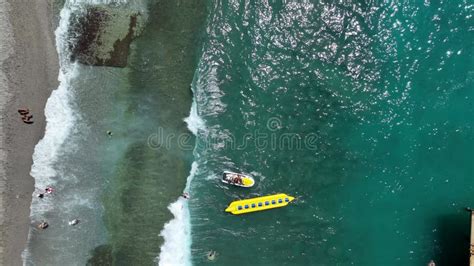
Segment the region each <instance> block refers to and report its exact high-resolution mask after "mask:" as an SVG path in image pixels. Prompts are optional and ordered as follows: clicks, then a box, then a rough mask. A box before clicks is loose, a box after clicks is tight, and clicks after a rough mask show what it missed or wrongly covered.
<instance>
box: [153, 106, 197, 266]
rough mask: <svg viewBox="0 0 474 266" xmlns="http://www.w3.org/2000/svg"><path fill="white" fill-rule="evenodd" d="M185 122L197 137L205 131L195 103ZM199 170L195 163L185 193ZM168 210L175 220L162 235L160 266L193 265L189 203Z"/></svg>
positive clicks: (179, 200)
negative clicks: (201, 131)
mask: <svg viewBox="0 0 474 266" xmlns="http://www.w3.org/2000/svg"><path fill="white" fill-rule="evenodd" d="M184 121H185V122H186V123H187V124H188V128H189V130H190V131H191V132H193V134H194V135H196V136H197V134H198V131H199V130H204V126H205V125H204V121H203V120H202V119H201V117H199V116H198V113H197V105H196V102H195V101H194V102H193V104H192V106H191V112H190V115H189V117H187V118H186V119H185V120H184ZM197 169H198V163H197V162H193V164H192V166H191V172H190V173H189V176H188V179H187V181H186V187H185V189H184V192H187V193H189V190H190V185H191V181H192V179H193V178H194V175H195V174H196V171H197ZM191 197H192V194H191ZM168 209H169V210H170V211H171V213H172V214H173V215H174V219H173V220H171V221H169V222H168V223H166V224H165V226H164V228H163V230H162V231H161V233H160V235H161V236H163V238H164V239H165V242H164V244H163V245H162V246H161V250H160V256H159V262H158V264H159V265H160V266H187V265H191V221H190V216H189V207H188V202H187V200H186V199H184V198H179V199H178V200H177V201H175V202H173V203H172V204H170V206H168Z"/></svg>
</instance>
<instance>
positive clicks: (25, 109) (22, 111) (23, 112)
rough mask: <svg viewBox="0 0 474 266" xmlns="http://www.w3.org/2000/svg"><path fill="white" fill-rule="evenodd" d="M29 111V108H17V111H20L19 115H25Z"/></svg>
mask: <svg viewBox="0 0 474 266" xmlns="http://www.w3.org/2000/svg"><path fill="white" fill-rule="evenodd" d="M29 112H30V109H28V108H20V109H18V113H20V115H27V114H28V113H29Z"/></svg>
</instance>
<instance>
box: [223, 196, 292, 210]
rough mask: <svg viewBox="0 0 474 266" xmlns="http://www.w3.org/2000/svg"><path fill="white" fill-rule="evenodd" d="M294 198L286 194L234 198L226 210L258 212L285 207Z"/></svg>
mask: <svg viewBox="0 0 474 266" xmlns="http://www.w3.org/2000/svg"><path fill="white" fill-rule="evenodd" d="M294 199H295V198H294V197H292V196H288V195H286V194H283V193H281V194H275V195H269V196H263V197H257V198H251V199H244V200H236V201H233V202H231V203H230V204H229V206H228V207H227V209H225V211H226V212H230V213H232V214H244V213H249V212H258V211H264V210H269V209H274V208H280V207H285V206H286V205H288V203H290V202H292V201H293V200H294Z"/></svg>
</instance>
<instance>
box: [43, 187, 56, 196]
mask: <svg viewBox="0 0 474 266" xmlns="http://www.w3.org/2000/svg"><path fill="white" fill-rule="evenodd" d="M44 192H45V193H46V194H51V193H53V192H54V188H52V187H50V186H48V187H46V188H45V189H44Z"/></svg>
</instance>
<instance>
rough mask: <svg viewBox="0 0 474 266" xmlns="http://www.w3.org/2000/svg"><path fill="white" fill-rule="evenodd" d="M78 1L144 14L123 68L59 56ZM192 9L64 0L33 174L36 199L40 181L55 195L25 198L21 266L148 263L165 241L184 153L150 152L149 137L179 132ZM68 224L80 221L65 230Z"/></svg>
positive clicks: (190, 57)
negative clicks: (56, 63) (56, 72)
mask: <svg viewBox="0 0 474 266" xmlns="http://www.w3.org/2000/svg"><path fill="white" fill-rule="evenodd" d="M86 5H101V6H102V7H103V8H105V9H107V8H114V9H116V8H119V9H124V10H127V9H131V10H138V11H139V12H140V13H141V14H143V15H146V16H147V18H148V21H147V23H148V24H147V26H146V28H145V29H144V31H143V32H142V34H141V36H140V38H138V39H136V40H135V41H134V42H133V44H132V46H131V52H130V55H129V58H128V62H129V65H128V67H126V68H123V69H120V68H108V67H93V66H85V65H82V64H79V63H71V62H69V61H68V60H67V58H68V42H69V41H70V39H68V38H70V37H69V36H71V35H70V33H69V31H70V29H71V27H70V24H69V22H70V17H71V16H73V15H74V14H75V12H76V13H77V12H83V8H84V7H86ZM194 5H195V4H187V5H184V4H183V5H180V6H178V5H177V4H175V3H173V2H171V1H165V2H159V3H158V2H155V1H149V2H147V1H130V2H127V1H66V2H65V7H64V8H63V9H62V10H61V19H60V25H59V28H58V31H57V33H56V34H57V45H58V51H59V53H60V55H61V62H62V66H61V67H62V72H61V73H60V81H61V85H60V87H59V88H58V89H57V90H56V91H54V92H53V94H52V96H51V98H50V99H49V100H48V104H47V107H46V110H45V113H46V115H47V122H48V125H47V129H46V134H45V137H44V139H43V140H42V141H41V142H40V143H39V144H38V145H37V147H36V149H35V154H34V156H33V159H34V165H33V168H32V175H33V176H34V177H35V181H36V187H37V193H38V192H40V191H41V189H42V188H44V187H46V186H48V185H51V186H53V187H54V188H55V192H54V193H53V194H52V195H46V196H45V198H43V199H39V198H36V197H35V198H34V199H33V203H32V208H31V220H32V229H31V232H30V237H29V243H28V247H27V249H26V250H25V252H24V254H23V257H24V261H25V263H26V264H27V265H64V264H63V263H64V261H67V262H68V264H69V265H84V264H90V265H103V264H104V263H112V264H121V265H122V264H123V265H132V264H133V265H150V264H153V263H156V262H155V261H156V260H157V257H158V255H159V252H160V246H161V245H162V243H163V240H162V237H161V236H160V235H159V233H160V231H161V230H162V228H163V226H164V224H165V222H167V221H169V220H170V219H171V217H172V215H171V213H170V212H169V211H168V209H167V207H168V205H169V204H170V203H171V202H173V201H174V200H176V199H177V198H178V197H179V195H180V194H181V193H182V190H183V188H184V185H185V182H186V180H185V178H186V176H187V175H188V173H189V170H190V166H191V162H192V157H191V153H190V152H187V151H182V150H180V149H178V148H177V147H174V146H171V147H168V149H158V148H157V147H154V146H153V143H150V139H151V140H153V137H154V136H156V135H157V134H160V133H161V132H165V133H166V134H174V135H179V134H181V133H186V132H187V127H186V125H185V123H184V121H183V119H184V118H185V117H186V116H188V114H189V110H190V106H191V97H192V96H191V91H190V89H189V84H190V83H191V80H192V76H193V73H194V64H195V63H194V62H195V61H196V59H195V58H196V56H195V52H196V51H198V50H197V49H196V46H195V44H194V42H195V41H196V37H197V34H195V33H198V32H199V31H198V30H196V29H195V28H196V27H199V19H200V17H202V18H204V17H203V15H202V12H201V13H199V12H196V10H199V6H198V8H196V7H195V6H194ZM178 7H179V9H178ZM163 10H166V11H167V12H168V13H167V15H169V17H165V16H163ZM183 10H188V11H186V12H183ZM173 14H175V15H173ZM178 20H179V23H177V21H178ZM201 20H202V19H201ZM176 32H189V34H187V35H179V34H175V33H176ZM164 52H165V53H164ZM176 58H180V60H176ZM107 131H111V132H112V136H108V135H107V134H106V132H107ZM161 137H163V136H161ZM190 145H191V147H192V143H191V144H190ZM75 218H77V219H79V220H80V223H79V224H78V225H76V226H74V227H72V226H69V225H68V221H70V220H72V219H75ZM42 220H45V221H47V222H48V223H49V225H50V226H49V228H48V229H47V230H44V231H41V230H39V229H36V228H35V226H36V225H37V224H38V223H39V222H40V221H42ZM45 243H48V244H47V245H45Z"/></svg>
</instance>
